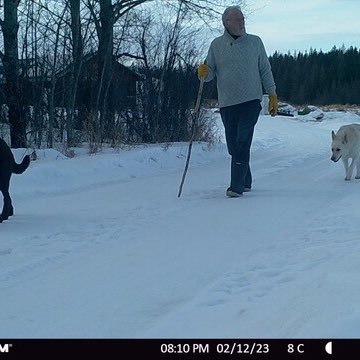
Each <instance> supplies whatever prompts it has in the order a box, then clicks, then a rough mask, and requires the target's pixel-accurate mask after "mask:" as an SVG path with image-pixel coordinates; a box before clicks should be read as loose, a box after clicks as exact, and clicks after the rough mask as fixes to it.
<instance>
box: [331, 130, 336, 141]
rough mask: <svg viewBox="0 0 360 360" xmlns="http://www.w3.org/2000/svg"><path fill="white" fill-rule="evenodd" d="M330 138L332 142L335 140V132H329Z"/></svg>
mask: <svg viewBox="0 0 360 360" xmlns="http://www.w3.org/2000/svg"><path fill="white" fill-rule="evenodd" d="M331 138H332V139H333V140H334V139H335V132H334V130H333V131H331Z"/></svg>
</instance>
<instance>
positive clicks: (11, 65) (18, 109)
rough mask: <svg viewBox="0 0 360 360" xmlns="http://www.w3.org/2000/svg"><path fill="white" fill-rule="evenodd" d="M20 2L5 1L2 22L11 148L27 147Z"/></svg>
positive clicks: (2, 56) (16, 0) (2, 55)
mask: <svg viewBox="0 0 360 360" xmlns="http://www.w3.org/2000/svg"><path fill="white" fill-rule="evenodd" d="M19 2H20V1H19V0H4V19H3V20H0V24H1V28H2V32H3V37H4V53H1V54H0V55H1V59H2V62H3V66H4V75H5V96H6V103H7V106H8V111H9V123H10V138H11V146H12V147H14V148H20V147H26V145H27V144H26V121H25V112H24V107H23V104H22V101H21V89H20V82H19V52H18V51H19V50H18V29H19V24H18V6H19Z"/></svg>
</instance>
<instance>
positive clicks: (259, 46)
mask: <svg viewBox="0 0 360 360" xmlns="http://www.w3.org/2000/svg"><path fill="white" fill-rule="evenodd" d="M206 64H207V65H208V66H209V74H208V76H207V77H206V78H205V81H206V82H208V81H211V80H212V79H213V78H214V77H215V76H216V79H217V89H218V103H219V107H225V106H231V105H236V104H241V103H243V102H246V101H250V100H255V99H259V100H262V96H263V89H264V90H265V93H267V94H269V95H275V94H276V87H275V82H274V77H273V74H272V72H271V67H270V63H269V59H268V57H267V55H266V51H265V48H264V44H263V43H262V41H261V39H260V38H259V37H258V36H256V35H251V34H246V33H245V34H244V35H241V36H240V37H238V38H237V39H236V40H235V39H234V38H233V37H232V36H231V35H230V34H229V33H228V32H227V31H226V30H225V32H224V34H223V35H222V36H219V37H217V38H216V39H214V40H213V41H212V43H211V45H210V48H209V52H208V55H207V58H206Z"/></svg>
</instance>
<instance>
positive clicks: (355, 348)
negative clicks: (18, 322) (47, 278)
mask: <svg viewBox="0 0 360 360" xmlns="http://www.w3.org/2000/svg"><path fill="white" fill-rule="evenodd" d="M74 356H76V358H77V359H86V358H89V357H92V358H93V357H96V358H98V359H124V360H127V359H135V358H140V359H146V360H148V359H149V360H152V359H174V360H175V359H253V358H254V359H311V360H315V359H316V360H319V359H329V360H331V359H346V360H352V359H360V339H2V340H1V339H0V360H3V359H30V358H33V357H34V358H36V359H43V358H44V359H52V358H64V359H65V358H66V359H71V358H73V357H74Z"/></svg>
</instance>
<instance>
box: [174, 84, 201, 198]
mask: <svg viewBox="0 0 360 360" xmlns="http://www.w3.org/2000/svg"><path fill="white" fill-rule="evenodd" d="M204 79H205V78H204V77H202V78H201V79H200V85H199V91H198V95H197V99H196V104H195V109H194V114H193V121H192V124H191V126H192V133H191V138H190V142H189V148H188V154H187V158H186V163H185V169H184V173H183V176H182V179H181V183H180V188H179V193H178V198H179V197H180V196H181V192H182V188H183V185H184V181H185V176H186V173H187V170H188V167H189V162H190V155H191V149H192V144H193V140H194V136H195V128H196V123H197V121H198V118H199V113H200V112H199V110H200V103H201V95H202V92H203V87H204Z"/></svg>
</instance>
